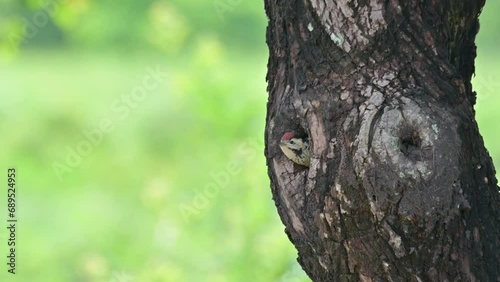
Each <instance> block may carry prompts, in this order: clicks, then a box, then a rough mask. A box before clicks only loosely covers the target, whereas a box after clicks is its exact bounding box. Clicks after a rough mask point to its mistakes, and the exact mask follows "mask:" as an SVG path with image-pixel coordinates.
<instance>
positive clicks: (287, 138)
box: [281, 131, 295, 141]
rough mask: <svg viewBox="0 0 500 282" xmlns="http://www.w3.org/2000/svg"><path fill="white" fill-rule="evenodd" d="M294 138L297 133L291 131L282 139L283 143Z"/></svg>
mask: <svg viewBox="0 0 500 282" xmlns="http://www.w3.org/2000/svg"><path fill="white" fill-rule="evenodd" d="M293 137H295V132H293V131H290V132H287V133H285V134H283V136H282V137H281V141H285V140H290V139H292V138H293Z"/></svg>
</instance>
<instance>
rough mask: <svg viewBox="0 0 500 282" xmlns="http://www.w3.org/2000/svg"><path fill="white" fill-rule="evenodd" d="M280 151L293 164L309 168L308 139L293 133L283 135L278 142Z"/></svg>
mask: <svg viewBox="0 0 500 282" xmlns="http://www.w3.org/2000/svg"><path fill="white" fill-rule="evenodd" d="M279 145H280V148H281V151H283V153H284V154H285V156H287V157H288V158H289V159H290V160H292V161H293V162H294V163H296V164H299V165H303V166H309V165H310V163H311V152H310V145H309V138H308V137H307V136H297V135H296V134H295V132H293V131H290V132H287V133H285V134H284V135H283V136H282V137H281V140H280V143H279Z"/></svg>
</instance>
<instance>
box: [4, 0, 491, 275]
mask: <svg viewBox="0 0 500 282" xmlns="http://www.w3.org/2000/svg"><path fill="white" fill-rule="evenodd" d="M499 10H500V3H499V2H498V1H496V2H495V1H492V0H490V1H489V2H488V3H487V5H486V7H485V9H484V12H483V15H482V17H481V32H480V35H479V37H478V40H477V44H478V58H477V70H476V74H477V76H476V77H475V79H474V86H475V89H476V90H477V91H478V105H477V120H478V123H479V125H480V128H481V133H482V134H483V136H484V139H485V142H486V145H487V148H488V149H489V151H490V153H491V155H492V157H493V158H494V160H495V162H496V163H497V164H500V146H499V145H498V142H495V141H496V140H498V138H499V137H500V130H498V121H499V119H500V111H498V106H499V105H500V96H499V94H500V71H499V69H500V68H499V66H500V53H499V52H498V51H497V48H498V46H499V45H500V34H499V30H500V29H499V28H500V17H498V16H497V15H496V14H495V12H497V11H499ZM265 27H266V18H265V14H264V8H263V3H262V1H242V0H213V1H195V0H183V1H181V0H174V1H166V0H142V1H137V0H122V1H110V0H101V1H97V0H55V1H47V0H24V1H20V0H0V60H1V63H0V93H1V97H2V101H1V102H0V119H1V123H0V126H1V127H0V128H1V132H3V135H2V138H1V139H0V147H1V148H2V151H3V152H4V153H3V154H2V158H1V160H2V162H1V163H2V170H3V172H2V171H0V173H3V175H5V176H2V178H1V179H3V181H6V175H7V167H8V166H15V167H16V168H17V169H18V185H19V189H18V201H19V202H18V208H19V209H18V211H17V215H18V219H19V222H18V233H17V243H18V249H17V269H16V270H17V274H16V275H11V274H8V273H7V266H6V263H7V259H6V258H5V256H6V255H8V252H7V244H6V240H7V238H8V237H7V236H8V234H7V231H6V228H1V229H0V230H4V231H1V232H0V257H2V258H3V259H0V262H1V263H0V265H3V266H2V267H1V268H0V281H50V282H57V281H106V282H108V281H119V282H124V281H221V282H223V281H292V282H299V281H309V279H308V278H307V277H306V275H305V274H304V273H303V271H302V270H301V269H300V267H299V266H298V264H297V263H296V251H295V249H294V248H293V246H292V245H291V243H290V242H289V241H288V238H287V236H286V235H285V234H284V232H283V229H284V227H283V225H282V224H281V222H280V220H279V218H278V215H277V213H276V209H275V207H274V203H273V201H272V198H271V197H272V196H271V192H270V189H269V181H268V178H267V174H266V166H265V159H264V156H263V134H264V122H265V107H266V98H267V94H266V83H265V74H266V63H267V46H266V45H265ZM0 201H1V203H6V191H5V192H2V193H0ZM0 207H5V204H0ZM6 219H7V210H6V208H2V211H0V220H2V221H1V222H2V223H1V224H6Z"/></svg>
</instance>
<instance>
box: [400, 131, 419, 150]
mask: <svg viewBox="0 0 500 282" xmlns="http://www.w3.org/2000/svg"><path fill="white" fill-rule="evenodd" d="M421 145H422V138H421V137H420V132H419V130H418V129H417V128H415V127H413V126H404V127H403V128H402V130H401V132H400V134H399V148H400V150H401V152H402V153H403V154H404V155H405V156H407V157H410V156H411V155H412V153H414V152H415V151H417V150H420V147H421Z"/></svg>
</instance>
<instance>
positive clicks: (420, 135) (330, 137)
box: [265, 0, 500, 281]
mask: <svg viewBox="0 0 500 282" xmlns="http://www.w3.org/2000/svg"><path fill="white" fill-rule="evenodd" d="M483 5H484V0H441V1H435V0H405V1H398V0H388V1H382V0H339V1H325V0H288V1H278V0H265V7H266V12H267V15H268V18H269V26H268V30H267V43H268V45H269V51H270V58H269V64H268V75H267V80H268V91H269V101H268V108H267V121H266V122H267V123H266V136H265V141H266V149H265V154H266V158H267V164H268V170H269V177H270V179H271V188H272V193H273V198H274V201H275V203H276V207H277V209H278V213H279V215H280V217H281V219H282V221H283V223H284V224H285V226H286V229H285V231H286V233H287V234H288V236H289V238H290V240H291V241H292V243H293V244H294V245H295V247H296V248H297V250H298V256H299V257H298V261H299V263H300V264H301V265H302V267H303V269H304V270H305V271H306V273H307V274H308V275H309V276H310V277H311V279H312V280H314V281H500V197H499V189H498V187H497V180H496V178H495V169H494V167H493V164H492V160H491V158H490V156H489V154H488V152H487V150H486V149H485V148H484V144H483V140H482V137H481V135H480V134H479V131H478V127H477V124H476V122H475V112H474V104H475V95H476V93H475V92H474V91H473V90H472V86H471V83H470V80H471V76H472V74H473V73H474V58H475V56H476V47H475V44H474V39H475V36H476V34H477V32H478V30H479V22H478V15H479V13H480V11H481V8H482V7H483ZM291 130H294V131H296V132H303V133H307V134H308V135H309V137H310V138H311V143H312V155H313V157H312V160H311V166H310V167H309V168H305V167H301V166H298V165H296V164H293V163H292V162H291V161H290V160H288V159H287V158H286V157H285V156H284V155H283V154H282V153H281V151H280V149H279V146H278V141H279V139H280V137H281V135H283V133H284V132H286V131H291Z"/></svg>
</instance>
